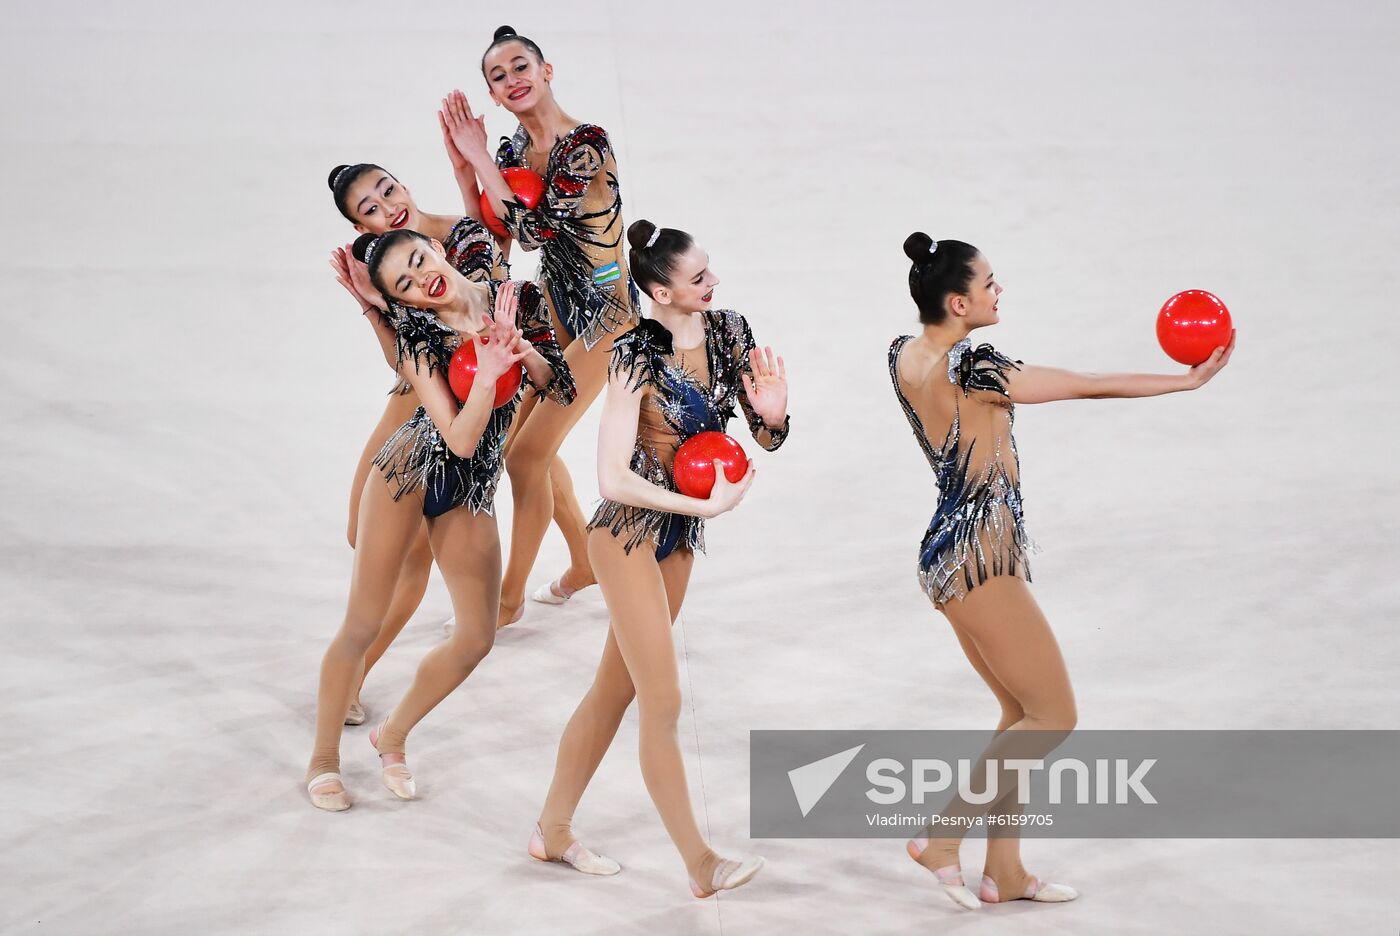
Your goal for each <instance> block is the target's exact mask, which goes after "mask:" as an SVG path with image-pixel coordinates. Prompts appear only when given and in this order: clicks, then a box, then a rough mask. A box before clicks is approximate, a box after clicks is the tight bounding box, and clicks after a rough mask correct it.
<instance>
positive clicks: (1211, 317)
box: [1157, 289, 1234, 367]
mask: <svg viewBox="0 0 1400 936" xmlns="http://www.w3.org/2000/svg"><path fill="white" fill-rule="evenodd" d="M1233 328H1234V326H1233V325H1232V324H1231V322H1230V310H1229V309H1227V308H1225V303H1223V302H1221V301H1220V299H1219V298H1217V297H1216V296H1215V295H1213V294H1211V293H1208V292H1206V291H1205V290H1204V289H1188V290H1186V291H1185V292H1179V293H1177V294H1176V295H1175V296H1172V297H1171V298H1170V299H1168V300H1167V301H1166V304H1165V305H1163V306H1162V311H1161V312H1158V313H1157V342H1158V344H1160V345H1161V346H1162V350H1163V351H1165V352H1167V356H1168V357H1170V358H1171V359H1172V360H1173V361H1176V362H1177V363H1178V364H1186V365H1188V366H1190V367H1195V366H1196V365H1197V364H1200V363H1201V362H1202V361H1204V360H1206V359H1207V358H1209V357H1210V356H1211V353H1212V352H1213V351H1214V350H1215V349H1216V348H1223V347H1225V346H1226V345H1228V344H1229V343H1230V332H1231V331H1232V330H1233Z"/></svg>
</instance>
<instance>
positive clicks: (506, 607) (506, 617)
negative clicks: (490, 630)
mask: <svg viewBox="0 0 1400 936" xmlns="http://www.w3.org/2000/svg"><path fill="white" fill-rule="evenodd" d="M524 616H525V599H524V598H521V599H520V603H519V604H506V600H505V598H504V597H502V598H501V610H500V612H499V614H497V616H496V630H500V629H501V628H502V627H505V626H506V625H508V624H514V623H515V622H516V621H518V620H520V619H521V618H523V617H524Z"/></svg>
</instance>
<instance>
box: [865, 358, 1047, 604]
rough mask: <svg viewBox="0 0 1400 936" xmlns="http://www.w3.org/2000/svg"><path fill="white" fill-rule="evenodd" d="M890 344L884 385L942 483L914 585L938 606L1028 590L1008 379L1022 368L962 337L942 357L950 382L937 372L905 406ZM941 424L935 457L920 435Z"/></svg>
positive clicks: (925, 435) (1030, 547)
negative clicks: (1014, 582)
mask: <svg viewBox="0 0 1400 936" xmlns="http://www.w3.org/2000/svg"><path fill="white" fill-rule="evenodd" d="M911 337H912V336H910V335H901V336H900V337H898V338H896V339H895V340H894V343H893V344H891V345H890V352H889V365H890V380H891V381H892V382H893V383H894V392H895V395H896V396H897V397H899V403H900V406H902V407H903V409H904V415H905V416H906V417H908V419H909V425H910V427H911V428H912V429H913V430H914V437H915V438H916V439H917V440H918V442H919V447H920V448H921V449H923V452H924V455H925V456H926V457H927V458H928V462H929V465H930V466H932V468H933V472H934V475H935V477H936V478H937V480H938V492H939V496H938V508H937V510H936V511H935V513H934V515H933V519H932V520H931V521H930V522H929V526H928V531H927V532H926V533H925V534H924V538H923V542H922V543H921V544H920V547H919V565H918V568H919V582H920V584H921V585H922V586H923V589H924V592H925V593H926V594H927V595H928V596H929V598H930V599H931V600H932V601H933V603H934V604H935V605H942V604H944V603H946V602H947V601H949V600H950V599H952V598H958V599H962V598H965V597H967V593H968V592H969V591H971V590H972V589H973V588H975V587H977V586H978V585H981V584H983V583H984V582H986V580H987V579H989V578H991V577H993V576H997V575H1014V576H1018V577H1020V578H1023V579H1025V580H1026V581H1028V582H1029V581H1030V578H1031V575H1030V566H1029V565H1028V563H1027V554H1028V553H1029V552H1031V551H1032V550H1033V549H1034V545H1033V544H1032V543H1031V541H1030V539H1029V538H1028V537H1027V535H1026V530H1025V524H1024V518H1023V514H1022V506H1021V489H1020V477H1021V471H1020V459H1019V457H1018V456H1017V454H1016V441H1015V439H1014V437H1013V436H1012V433H1011V429H1012V424H1013V422H1014V421H1015V408H1014V407H1013V405H1012V403H1011V399H1010V396H1009V394H1008V392H1007V378H1008V373H1009V371H1011V370H1015V369H1018V365H1019V364H1020V362H1019V361H1012V360H1011V359H1010V358H1008V357H1006V356H1005V355H1002V354H1000V353H998V352H997V351H996V349H994V348H993V347H992V346H991V345H989V344H982V345H978V346H977V347H976V348H973V347H972V343H971V342H970V341H968V340H967V339H966V338H964V339H963V340H961V341H959V342H958V343H957V344H955V345H953V347H952V348H950V349H949V351H948V355H947V357H948V365H947V380H946V382H945V381H944V380H943V379H942V375H941V374H939V373H936V374H935V375H934V376H932V377H931V378H930V380H929V385H928V386H927V387H924V388H921V389H920V391H919V392H918V393H916V394H915V399H913V400H911V399H910V397H909V396H908V395H906V394H905V392H904V389H903V387H901V384H900V376H899V353H900V351H901V349H903V347H904V345H905V343H906V342H908V341H909V340H910V339H911ZM927 425H933V426H939V425H947V426H948V430H947V432H946V434H945V435H944V437H943V442H942V444H941V445H939V446H938V447H937V448H935V447H934V446H933V445H932V443H931V442H930V441H929V436H928V433H927V431H926V430H925V426H927Z"/></svg>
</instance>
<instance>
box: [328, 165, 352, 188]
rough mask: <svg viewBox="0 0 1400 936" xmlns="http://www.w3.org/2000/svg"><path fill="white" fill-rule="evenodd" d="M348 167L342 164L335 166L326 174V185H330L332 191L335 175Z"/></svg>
mask: <svg viewBox="0 0 1400 936" xmlns="http://www.w3.org/2000/svg"><path fill="white" fill-rule="evenodd" d="M349 168H350V167H349V166H347V165H343V164H342V165H339V166H336V167H335V168H334V169H332V170H331V174H330V175H328V176H326V185H328V186H330V189H331V191H332V192H334V191H335V177H336V176H338V175H340V174H341V173H342V172H344V171H345V170H346V169H349Z"/></svg>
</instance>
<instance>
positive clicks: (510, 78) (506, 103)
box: [481, 40, 554, 114]
mask: <svg viewBox="0 0 1400 936" xmlns="http://www.w3.org/2000/svg"><path fill="white" fill-rule="evenodd" d="M481 70H482V72H483V73H484V74H485V75H486V87H487V88H489V89H490V90H491V99H492V100H493V101H495V102H496V103H497V104H500V105H502V106H503V107H505V109H506V110H508V111H510V112H511V113H512V114H521V113H524V112H525V111H529V110H533V109H534V108H536V107H538V106H539V105H540V104H541V102H544V101H548V100H551V99H552V98H553V92H552V91H551V90H550V87H549V82H550V81H551V80H552V79H553V78H554V66H553V65H550V64H549V63H548V62H544V61H541V60H540V58H539V57H538V56H536V55H535V53H534V52H532V51H530V49H528V48H527V47H526V46H525V43H523V42H520V41H519V40H512V41H510V42H503V43H501V44H500V45H498V46H495V47H494V48H492V49H491V51H490V52H488V53H486V58H485V60H484V61H483V62H482V64H481Z"/></svg>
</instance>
